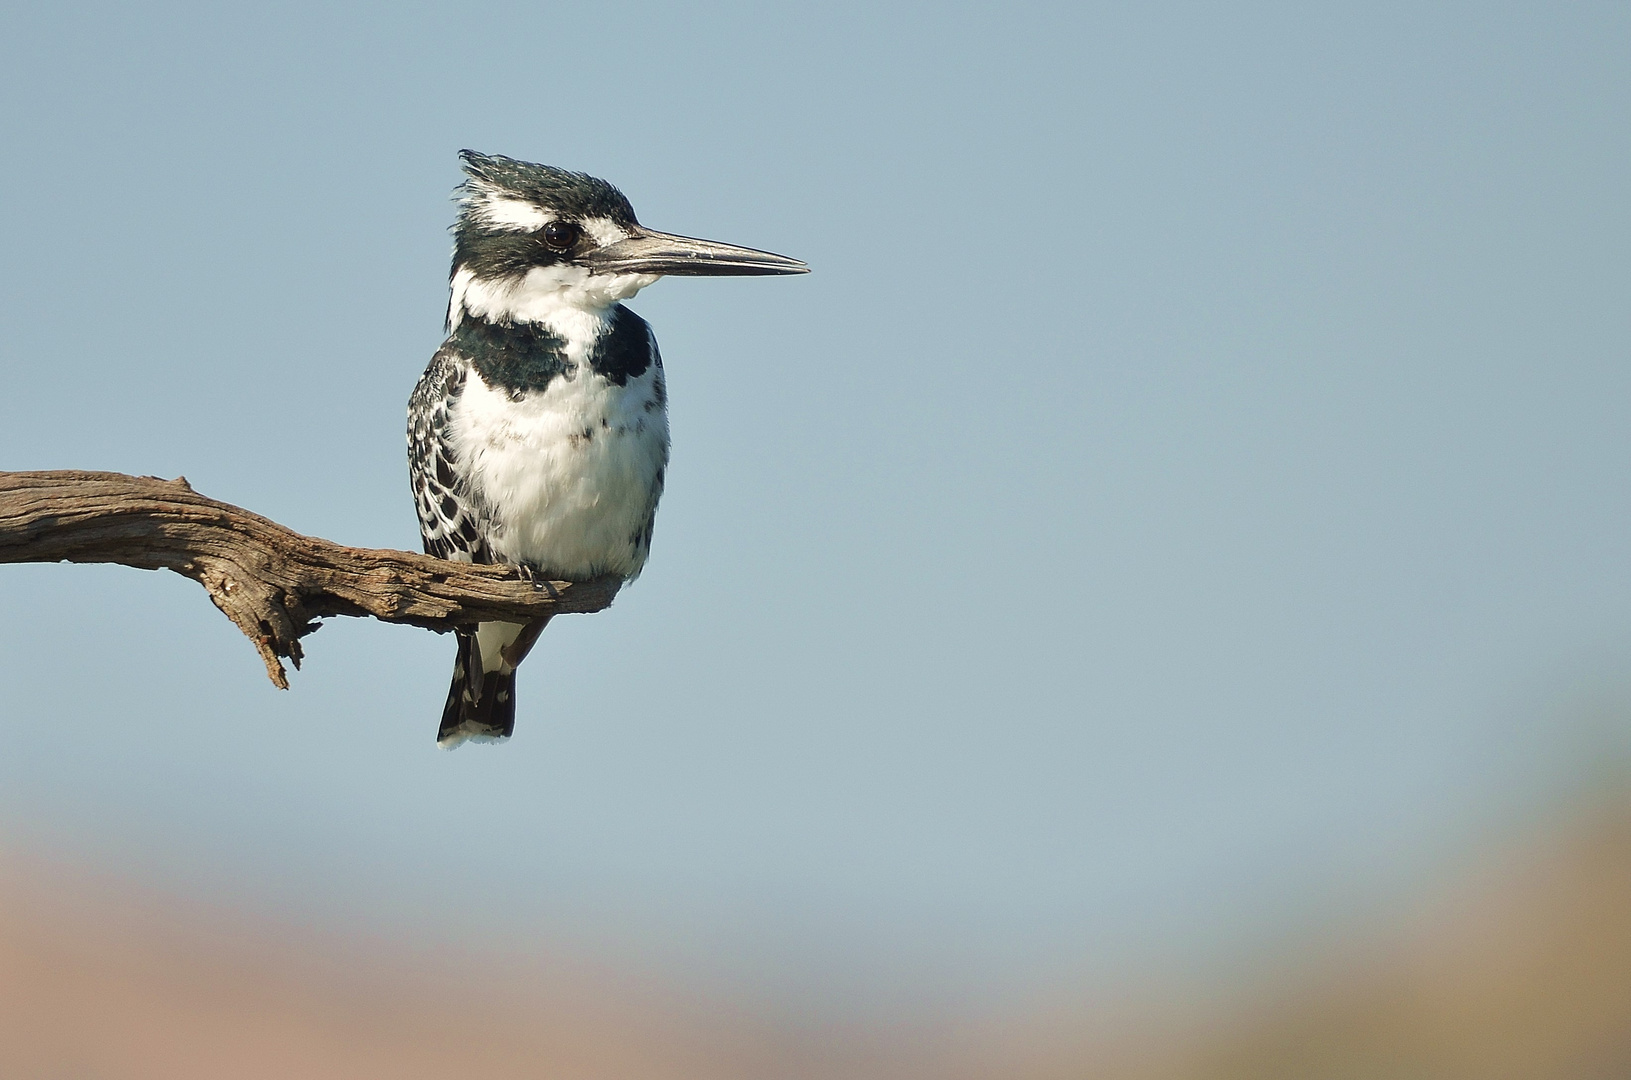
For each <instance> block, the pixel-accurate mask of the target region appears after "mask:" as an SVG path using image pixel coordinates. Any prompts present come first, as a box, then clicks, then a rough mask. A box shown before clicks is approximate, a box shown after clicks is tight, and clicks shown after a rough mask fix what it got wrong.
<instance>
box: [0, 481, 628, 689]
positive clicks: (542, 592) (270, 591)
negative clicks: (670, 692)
mask: <svg viewBox="0 0 1631 1080" xmlns="http://www.w3.org/2000/svg"><path fill="white" fill-rule="evenodd" d="M63 561H66V562H87V563H88V562H105V563H120V564H122V565H124V566H134V567H138V568H140V569H143V570H160V569H163V570H174V571H175V572H176V573H178V574H181V575H183V576H184V577H190V578H192V579H193V580H194V581H196V582H198V583H199V584H200V585H202V586H204V588H205V590H206V591H207V592H208V593H209V595H210V599H211V600H213V601H214V602H215V606H216V607H218V608H220V609H221V610H222V611H223V612H225V613H226V616H227V618H229V619H231V620H232V621H233V622H234V623H236V624H237V626H238V629H240V630H242V631H243V632H244V633H245V634H246V635H247V636H248V637H249V640H250V641H252V642H254V643H255V648H256V649H258V650H260V654H261V659H262V660H264V661H265V662H266V674H267V675H268V676H269V677H270V678H271V680H272V682H273V683H274V684H276V685H277V686H278V687H280V688H282V689H288V686H289V680H288V677H287V675H286V674H285V672H284V670H283V663H282V659H281V658H283V657H287V658H288V659H289V660H290V661H291V662H292V663H293V664H294V666H295V667H297V668H298V667H299V666H300V657H301V648H300V639H301V638H302V637H304V636H306V635H307V634H310V633H312V632H313V631H315V630H316V629H317V627H318V625H319V624H318V622H317V620H319V619H322V618H325V617H328V616H332V615H356V616H368V615H371V616H373V617H374V618H376V619H382V620H384V621H385V622H396V623H409V624H411V625H413V626H423V627H425V628H426V629H429V630H435V631H438V632H444V631H447V630H451V629H453V628H454V627H455V626H459V625H464V624H469V623H475V622H481V621H485V620H505V621H510V622H528V621H530V620H532V619H536V618H538V617H540V616H543V615H556V614H562V613H565V612H589V611H600V610H602V609H603V608H605V607H607V606H608V605H609V604H611V602H612V598H613V597H614V596H616V595H617V590H618V586H619V585H620V584H621V582H620V581H619V580H618V579H617V578H599V579H595V580H592V581H581V582H567V581H556V582H548V583H540V584H538V585H534V584H532V583H530V582H527V581H523V580H521V578H520V575H519V574H518V573H517V571H516V570H515V568H514V567H509V566H473V565H471V564H469V563H459V562H449V561H447V560H445V559H434V558H431V557H430V556H428V555H419V554H415V553H412V552H407V551H390V550H379V549H371V548H351V547H343V546H341V545H339V544H335V543H332V542H330V541H328V540H320V539H318V538H316V537H312V536H302V535H300V534H299V533H297V532H293V531H292V530H289V529H286V528H284V527H283V526H282V525H279V524H278V523H277V522H275V521H268V520H267V519H266V518H263V517H261V516H259V515H258V514H251V513H250V512H249V511H247V510H243V509H241V508H239V507H236V506H233V505H231V504H229V503H224V502H217V501H216V500H214V499H210V498H206V497H204V496H203V495H200V494H198V493H197V492H195V491H193V489H192V487H191V486H190V485H189V484H188V483H187V480H186V478H185V477H179V478H177V479H175V480H160V479H159V478H157V477H153V476H126V475H124V474H123V473H102V472H12V473H8V472H0V562H7V563H13V562H63Z"/></svg>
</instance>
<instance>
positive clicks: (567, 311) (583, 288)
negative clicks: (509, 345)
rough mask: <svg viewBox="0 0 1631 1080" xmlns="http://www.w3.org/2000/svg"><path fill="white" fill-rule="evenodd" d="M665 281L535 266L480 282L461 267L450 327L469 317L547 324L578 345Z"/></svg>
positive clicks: (451, 303) (449, 312)
mask: <svg viewBox="0 0 1631 1080" xmlns="http://www.w3.org/2000/svg"><path fill="white" fill-rule="evenodd" d="M659 276H661V275H658V274H591V273H590V272H589V271H588V270H586V269H584V268H583V267H581V266H571V265H555V266H535V267H533V268H532V269H531V270H528V271H527V272H526V274H524V275H522V276H520V277H504V278H484V277H477V276H476V275H475V274H473V273H471V272H470V271H469V270H467V269H465V268H463V267H460V268H459V269H458V270H457V271H455V272H454V274H453V287H452V295H451V296H450V297H449V299H448V307H447V322H448V326H449V328H450V329H455V330H456V329H458V326H459V320H460V319H462V318H464V316H465V315H473V316H475V317H477V318H481V319H487V320H489V321H491V322H502V323H518V322H525V323H542V324H544V325H545V326H547V327H549V328H550V329H551V330H554V331H555V332H557V333H559V334H560V335H561V336H562V337H564V338H567V339H568V340H572V339H574V338H580V337H583V336H585V332H586V331H587V332H588V336H591V337H592V336H595V335H596V334H597V333H598V331H599V330H600V329H601V327H602V326H603V325H604V324H605V321H606V319H607V317H608V312H609V310H610V309H611V306H612V305H613V304H615V303H617V302H618V301H619V300H627V299H628V298H629V297H631V296H633V295H634V294H635V293H637V292H639V291H640V290H641V289H643V288H645V287H646V286H647V285H650V284H651V283H652V282H654V281H656V280H657V278H658V277H659Z"/></svg>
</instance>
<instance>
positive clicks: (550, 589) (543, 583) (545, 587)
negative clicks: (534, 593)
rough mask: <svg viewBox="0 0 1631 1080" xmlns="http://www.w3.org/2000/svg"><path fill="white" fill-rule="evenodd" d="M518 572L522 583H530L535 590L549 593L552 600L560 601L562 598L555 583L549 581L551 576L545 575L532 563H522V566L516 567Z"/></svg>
mask: <svg viewBox="0 0 1631 1080" xmlns="http://www.w3.org/2000/svg"><path fill="white" fill-rule="evenodd" d="M516 571H517V572H518V573H519V574H520V575H521V580H522V581H525V582H528V583H529V584H531V585H532V587H533V588H534V589H537V590H539V591H540V592H547V593H549V598H550V599H551V600H559V599H560V598H561V593H560V590H558V589H557V588H555V583H554V582H553V581H551V580H549V575H548V574H546V573H544V571H543V570H541V569H539V568H538V567H537V566H534V565H533V564H532V563H522V564H521V565H520V566H518V567H516Z"/></svg>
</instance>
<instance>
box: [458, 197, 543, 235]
mask: <svg viewBox="0 0 1631 1080" xmlns="http://www.w3.org/2000/svg"><path fill="white" fill-rule="evenodd" d="M476 213H477V214H478V215H479V216H480V217H481V220H482V223H483V224H485V225H487V226H488V227H489V228H493V229H499V230H502V231H505V232H532V231H533V230H535V229H541V228H543V227H544V226H545V225H548V224H549V223H550V221H551V220H553V219H552V218H550V216H549V215H548V214H546V213H544V212H543V211H542V210H540V209H538V207H537V206H535V205H533V204H532V203H530V202H527V201H526V200H525V199H509V198H503V197H500V198H486V199H483V200H481V202H479V203H478V204H477V206H476Z"/></svg>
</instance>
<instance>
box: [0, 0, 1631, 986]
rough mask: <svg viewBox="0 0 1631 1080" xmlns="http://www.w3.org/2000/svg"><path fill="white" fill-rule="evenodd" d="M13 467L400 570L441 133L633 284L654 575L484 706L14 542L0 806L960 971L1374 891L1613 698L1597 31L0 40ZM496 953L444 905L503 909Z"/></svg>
mask: <svg viewBox="0 0 1631 1080" xmlns="http://www.w3.org/2000/svg"><path fill="white" fill-rule="evenodd" d="M0 40H4V41H5V42H6V43H7V49H6V53H7V58H6V64H5V65H4V66H3V68H0V86H3V91H0V146H3V147H4V148H5V150H4V157H3V162H4V164H3V168H0V228H3V232H4V236H5V239H6V242H5V245H4V248H3V249H0V250H3V254H0V298H3V301H0V302H3V303H4V305H5V308H4V311H5V323H6V327H7V333H6V344H5V346H4V356H5V359H4V370H5V371H6V374H7V392H6V393H5V395H4V396H3V397H0V467H4V468H10V469H27V468H66V467H76V468H102V469H113V470H121V471H126V472H133V473H154V474H159V475H165V476H173V475H176V474H180V473H185V474H186V475H187V476H188V477H189V478H190V479H191V480H192V482H193V484H194V485H195V486H196V487H197V488H198V489H199V490H201V491H203V492H205V493H207V494H210V495H213V496H216V497H219V498H223V499H227V500H230V501H233V502H237V503H240V504H242V505H244V506H247V507H249V508H251V509H253V510H255V511H257V512H260V513H263V514H266V515H268V516H271V517H273V518H276V519H277V520H280V521H282V522H284V523H286V524H288V525H290V526H292V527H294V528H297V529H300V530H302V531H306V532H310V533H315V534H319V535H323V536H326V537H329V538H331V539H334V540H338V541H342V542H347V543H353V544H359V545H377V546H399V547H416V546H417V534H416V529H415V524H414V516H413V511H412V507H411V503H410V500H409V497H408V492H407V487H406V479H405V466H404V460H403V457H404V449H403V438H402V427H403V410H404V405H405V401H406V398H407V395H408V391H409V390H410V389H411V387H412V385H413V382H414V380H415V379H416V378H417V376H418V374H419V372H420V370H421V369H422V368H423V366H424V364H425V362H426V361H427V359H428V358H429V356H430V354H431V352H432V351H433V350H434V349H435V347H436V345H437V343H438V341H439V338H440V331H441V325H442V310H443V305H444V303H445V283H446V273H447V256H448V250H449V240H448V237H447V234H446V231H445V230H446V228H447V226H448V224H449V223H450V221H451V217H452V210H451V205H450V203H449V201H448V196H449V192H450V189H451V188H452V187H453V185H454V184H455V183H456V182H457V180H458V178H459V177H458V170H457V162H456V158H455V153H456V151H457V150H459V149H460V148H462V147H472V148H475V149H478V150H482V151H486V152H493V153H504V154H509V155H512V156H516V157H522V158H527V159H531V160H538V161H545V162H549V163H552V164H557V165H563V166H567V167H571V168H576V169H582V170H586V171H589V172H592V173H595V174H596V175H599V176H603V177H606V178H607V179H609V180H611V181H613V182H614V183H616V184H618V185H619V186H621V187H622V188H623V190H624V191H625V192H626V193H627V194H628V195H629V197H630V198H631V200H632V201H633V203H634V205H635V208H636V210H637V211H638V212H639V214H640V216H641V219H642V220H643V221H644V222H646V223H647V224H649V225H651V226H653V227H656V228H660V229H665V230H671V231H675V232H681V233H686V234H690V235H698V236H707V237H712V238H716V239H719V240H724V241H728V242H733V243H739V244H746V245H750V246H754V247H762V248H768V249H770V250H773V251H780V252H785V253H787V254H790V255H794V256H796V257H799V258H803V259H806V260H808V261H809V263H810V264H811V266H812V267H813V268H814V273H813V274H811V275H810V276H809V277H806V278H799V279H779V280H764V279H761V280H713V281H709V280H690V281H686V280H680V281H671V282H662V283H660V284H658V285H657V286H655V287H653V288H652V289H650V290H648V291H647V292H646V293H644V294H642V295H641V296H640V297H638V298H637V299H636V300H635V301H633V302H632V304H631V306H632V307H634V308H635V309H636V310H637V311H639V312H640V313H641V314H642V315H644V316H645V317H646V318H647V319H648V320H649V321H650V322H651V323H652V325H653V326H654V328H655V329H656V332H657V334H658V337H659V339H660V341H661V343H662V346H663V351H664V356H665V359H666V362H667V367H668V372H669V379H670V386H671V392H672V400H671V408H672V421H673V429H674V443H675V448H674V463H673V469H672V473H671V478H670V484H669V488H668V492H667V494H666V496H665V498H664V502H663V506H662V510H661V512H660V514H659V517H658V524H657V534H656V541H655V546H654V552H653V556H652V559H651V562H650V564H649V566H648V568H647V571H646V574H645V577H644V578H643V579H642V580H641V581H640V582H639V583H638V585H637V586H635V587H634V588H633V589H631V590H630V591H629V592H628V593H627V594H625V595H624V596H623V597H622V598H621V599H620V600H619V601H618V603H617V605H616V607H615V608H614V609H613V610H612V611H610V612H608V613H606V614H603V615H597V616H593V617H585V618H573V619H563V620H561V621H560V622H559V623H557V624H556V625H555V626H552V627H551V628H550V630H549V632H548V636H547V637H546V638H545V640H544V642H543V644H542V645H541V646H540V647H539V649H538V651H537V652H536V653H535V654H534V658H533V659H532V660H531V661H529V663H528V665H527V666H526V668H525V669H523V675H522V678H521V684H520V691H519V701H520V719H519V723H518V730H517V737H516V738H515V740H514V741H513V742H512V743H511V744H510V745H508V746H506V747H503V748H485V747H471V748H466V749H464V750H461V751H458V752H456V753H454V754H451V755H449V754H446V753H444V752H440V751H438V750H437V749H436V748H435V746H434V742H433V737H434V733H435V728H436V721H437V718H438V715H439V710H440V706H441V701H442V698H443V695H444V693H445V689H446V682H447V678H448V674H449V671H450V669H451V664H452V643H451V641H449V640H446V639H442V638H438V637H435V636H433V635H429V634H425V633H422V632H419V631H415V630H408V629H402V628H393V627H385V626H382V625H378V624H371V623H363V622H357V621H350V620H342V621H339V622H335V623H332V624H330V625H329V626H327V627H325V628H324V629H323V631H322V632H321V633H320V634H318V635H317V636H316V637H315V638H313V639H310V640H309V642H308V647H309V660H308V663H307V666H306V670H305V671H303V672H301V673H299V674H298V675H296V676H295V678H294V689H293V690H292V691H290V692H289V693H286V694H280V693H276V692H274V691H273V690H272V689H271V688H270V687H269V686H268V685H267V684H266V682H265V679H264V676H263V675H262V673H261V669H260V664H259V662H258V660H257V659H256V658H255V656H254V653H253V651H252V650H251V649H250V647H249V646H248V645H247V644H246V643H245V642H244V641H243V640H242V639H241V638H240V637H239V636H238V635H237V632H236V631H235V630H233V629H232V628H231V626H230V625H228V624H227V623H226V621H225V620H224V619H222V618H221V616H220V615H219V614H218V613H217V612H215V611H214V610H213V608H211V606H210V605H209V603H208V602H207V600H206V599H205V597H204V595H203V593H202V592H201V591H200V590H199V589H198V588H197V587H196V586H195V585H193V584H191V583H189V582H186V581H183V580H181V579H180V578H177V577H173V576H170V575H157V574H143V573H139V572H137V571H134V570H128V569H122V568H113V567H105V568H104V567H68V566H50V567H3V568H0V603H3V605H4V608H3V611H4V618H0V724H3V725H4V728H5V738H4V741H5V747H6V749H5V751H4V752H3V754H0V836H5V837H9V838H10V840H11V842H13V843H17V844H22V845H25V846H29V847H34V848H43V849H50V850H57V851H60V852H62V853H64V854H65V855H66V856H67V857H70V858H74V859H83V860H104V861H109V862H111V863H112V864H113V865H115V866H117V867H120V868H123V869H126V870H132V871H136V872H139V873H142V874H147V875H151V876H154V877H156V878H158V879H160V880H162V881H167V882H170V883H171V884H172V885H174V887H178V888H183V889H197V890H205V891H208V892H211V893H212V894H213V893H220V894H224V895H229V896H237V897H248V898H250V902H253V903H257V904H261V905H263V906H266V907H270V908H273V909H284V910H290V911H295V912H298V913H305V914H301V915H300V916H299V917H302V918H304V917H308V916H310V917H314V918H318V919H331V920H340V921H342V922H347V923H354V922H373V923H377V924H378V925H381V926H384V927H387V928H389V927H400V926H404V925H405V926H409V927H415V928H421V929H420V930H419V932H423V933H431V932H432V931H430V930H427V929H423V928H424V927H428V926H432V925H435V924H437V923H438V922H440V921H442V920H444V918H445V913H446V912H448V911H457V910H462V909H470V910H473V911H475V912H477V914H474V915H471V916H468V917H464V916H461V917H459V918H458V919H457V920H455V921H457V922H458V923H459V924H460V927H461V932H464V931H466V930H469V929H470V928H471V927H475V928H476V929H475V932H476V933H478V934H483V933H491V934H492V935H493V936H495V937H496V938H498V939H499V940H504V941H510V942H523V943H524V942H560V941H573V942H579V943H583V944H584V946H585V947H589V948H613V949H616V950H618V951H620V952H623V953H626V954H630V955H633V956H634V957H636V958H639V959H640V960H642V961H643V962H651V963H670V962H680V963H683V964H685V965H687V966H688V967H689V968H690V969H691V970H701V971H707V972H709V973H711V974H713V975H719V976H721V977H726V978H746V979H749V980H753V981H756V982H761V983H771V984H775V985H785V986H787V987H789V988H791V989H795V990H796V989H799V988H801V987H810V986H838V987H852V986H854V985H858V984H862V983H871V984H872V985H874V986H875V987H884V988H886V989H887V988H888V987H904V988H908V989H911V988H916V987H921V986H922V985H925V984H930V983H932V984H934V985H935V986H937V987H938V988H939V989H938V991H937V992H941V993H947V994H951V995H953V996H958V995H964V994H968V995H975V996H978V995H982V994H986V993H991V992H995V990H996V988H999V987H1005V986H1012V985H1015V984H1016V983H1022V982H1024V981H1026V980H1031V979H1036V978H1042V977H1044V976H1049V975H1055V974H1060V973H1067V974H1068V973H1085V975H1086V976H1087V977H1094V974H1095V973H1104V972H1110V971H1115V970H1120V969H1122V967H1124V966H1125V965H1127V964H1138V963H1142V962H1144V961H1145V960H1147V959H1148V958H1149V957H1151V956H1154V955H1157V954H1160V955H1170V954H1173V953H1178V954H1182V955H1190V954H1191V953H1192V952H1193V951H1194V950H1201V951H1204V949H1205V948H1214V947H1216V946H1217V943H1218V942H1227V941H1231V940H1238V939H1241V938H1243V937H1250V936H1251V935H1253V934H1256V933H1259V932H1261V931H1262V930H1263V929H1264V927H1266V926H1270V925H1278V924H1279V923H1280V922H1281V921H1282V920H1284V919H1287V918H1305V917H1311V916H1309V915H1308V913H1309V912H1316V913H1317V912H1319V911H1322V910H1328V908H1326V907H1325V906H1323V905H1328V904H1329V903H1331V902H1333V901H1337V900H1340V901H1342V902H1344V903H1350V904H1353V903H1357V904H1365V903H1370V902H1372V901H1385V899H1386V897H1387V896H1388V895H1389V894H1390V891H1391V890H1393V889H1395V888H1398V887H1400V883H1401V882H1406V881H1408V880H1409V879H1410V877H1411V875H1413V874H1415V873H1417V872H1418V871H1419V870H1420V868H1421V867H1423V866H1425V865H1427V864H1429V863H1430V862H1431V861H1432V860H1433V859H1434V858H1436V857H1437V855H1438V854H1439V853H1442V852H1443V851H1446V850H1452V849H1454V848H1455V846H1456V845H1458V844H1460V843H1463V842H1465V841H1466V839H1467V838H1468V837H1470V836H1474V835H1476V834H1477V833H1478V831H1479V830H1480V829H1482V828H1485V827H1487V826H1488V823H1490V822H1492V821H1494V820H1497V819H1498V818H1499V817H1500V815H1501V814H1502V813H1505V812H1508V809H1509V808H1510V807H1511V806H1513V805H1515V804H1516V803H1518V802H1521V801H1522V800H1523V799H1527V798H1531V797H1532V796H1533V793H1534V792H1535V791H1537V790H1541V789H1544V788H1545V786H1546V785H1547V784H1549V783H1552V782H1553V781H1554V779H1555V778H1556V777H1557V776H1558V775H1561V774H1563V773H1567V772H1568V771H1569V770H1570V769H1571V768H1573V767H1574V765H1573V764H1571V763H1572V762H1575V761H1576V760H1577V759H1578V757H1579V756H1580V755H1581V754H1583V753H1586V752H1587V751H1583V750H1581V749H1580V747H1581V746H1582V745H1589V743H1590V740H1591V739H1592V738H1595V737H1598V736H1592V735H1589V734H1582V729H1584V728H1587V727H1589V726H1590V725H1589V724H1588V723H1587V722H1586V721H1582V720H1580V719H1579V718H1580V717H1582V716H1589V715H1592V714H1594V713H1595V712H1598V711H1603V710H1606V711H1607V712H1609V713H1612V712H1613V711H1614V710H1615V709H1616V708H1617V707H1618V705H1619V704H1620V703H1622V702H1624V701H1625V700H1626V699H1627V697H1628V693H1627V687H1628V685H1631V680H1628V679H1627V678H1626V672H1627V671H1628V670H1631V667H1628V663H1631V576H1628V574H1627V565H1628V556H1631V488H1628V484H1627V482H1626V477H1627V475H1628V465H1631V460H1628V459H1631V425H1628V424H1627V416H1628V407H1631V364H1628V360H1631V319H1628V316H1627V312H1631V257H1628V255H1627V252H1628V251H1631V209H1628V207H1631V199H1628V197H1627V196H1628V193H1631V128H1628V127H1627V124H1626V117H1627V115H1631V113H1628V109H1631V13H1628V9H1627V8H1626V7H1625V6H1624V5H1622V4H1596V5H1576V4H1556V3H1552V4H1544V5H1540V4H1537V5H1529V6H1520V5H1490V4H1476V5H1473V4H1468V5H1459V6H1450V5H1422V4H1408V5H1379V4H1375V3H1366V4H1362V5H1359V4H1356V5H1348V6H1337V5H1319V6H1317V7H1316V8H1310V7H1309V6H1307V5H1293V4H1286V5H1262V4H1259V5H1228V6H1217V5H1187V6H1183V5H1176V6H1175V5H1138V6H1136V7H1134V8H1129V9H1125V10H1093V9H1083V8H1082V7H1081V6H1080V5H1059V6H1056V7H1046V6H1043V7H1036V6H1030V7H1027V6H1018V7H1016V6H1014V5H1000V6H998V5H991V6H970V5H945V4H936V5H927V4H925V5H914V6H898V5H897V6H893V7H888V8H883V9H880V8H878V7H877V6H876V5H851V6H845V5H836V4H826V5H819V6H806V7H805V8H802V9H795V8H792V7H787V8H785V9H773V8H768V7H756V6H748V5H730V4H716V5H707V6H702V7H697V8H692V9H690V10H687V11H680V10H677V9H676V8H673V7H670V6H668V5H651V6H643V5H637V4H633V5H593V6H590V5H574V6H571V7H565V8H552V7H551V6H549V5H538V4H525V5H514V6H498V5H479V4H472V5H458V6H445V5H444V6H436V7H431V6H413V7H403V6H383V5H382V6H380V7H378V8H374V9H368V8H353V9H350V10H346V11H339V12H336V11H332V10H330V9H329V6H328V5H308V6H303V5H299V4H292V5H280V6H279V7H278V8H277V9H276V10H275V11H274V10H271V9H265V10H256V11H252V12H251V11H244V10H231V11H229V10H208V9H204V8H196V7H188V6H177V5H160V4H152V5H141V6H140V7H139V8H125V7H119V6H114V5H91V6H82V7H78V8H73V9H70V8H66V7H63V6H60V5H59V6H51V5H36V6H32V7H30V8H28V9H24V8H23V6H22V5H12V6H11V7H9V8H8V9H6V10H5V11H4V12H3V13H0ZM484 927H485V928H487V929H483V928H484Z"/></svg>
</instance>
